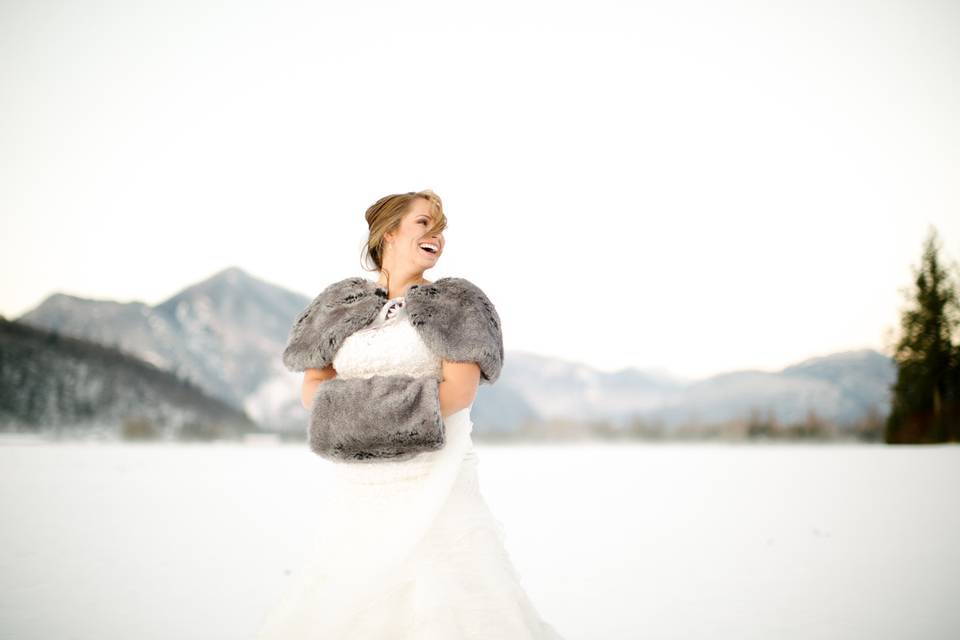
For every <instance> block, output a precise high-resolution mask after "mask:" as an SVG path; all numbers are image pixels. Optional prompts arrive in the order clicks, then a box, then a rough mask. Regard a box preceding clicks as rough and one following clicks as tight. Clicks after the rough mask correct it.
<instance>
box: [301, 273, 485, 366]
mask: <svg viewBox="0 0 960 640" xmlns="http://www.w3.org/2000/svg"><path fill="white" fill-rule="evenodd" d="M388 295H389V294H388V293H387V291H386V289H384V288H382V287H379V286H377V284H376V283H374V282H371V281H370V280H367V279H366V278H360V277H353V278H346V279H344V280H339V281H337V282H335V283H333V284H331V285H330V286H328V287H327V288H326V289H324V290H323V291H322V292H321V293H320V294H319V295H318V296H317V297H316V298H314V299H313V301H312V302H311V303H310V304H309V305H308V306H307V308H306V309H304V310H303V312H302V313H301V314H300V315H299V316H298V317H297V320H296V322H295V323H294V325H293V327H292V328H291V329H290V335H289V338H288V340H287V346H286V348H285V349H284V352H283V364H284V366H286V367H287V369H289V370H290V371H304V370H306V369H308V368H315V369H323V368H324V367H326V366H327V365H329V364H330V363H331V362H332V361H333V357H334V356H335V355H336V353H337V350H338V349H339V348H340V345H342V344H343V341H344V340H345V339H346V338H347V336H349V335H351V334H352V333H354V332H355V331H358V330H359V329H362V328H364V327H366V326H367V325H369V324H370V323H371V322H373V320H374V319H375V318H376V317H377V313H379V311H380V309H381V308H382V306H383V304H384V303H385V302H386V301H387V298H388ZM404 300H405V305H406V308H407V313H408V314H409V316H410V324H411V325H413V326H414V327H415V328H416V329H417V331H418V332H419V334H420V337H421V338H422V339H423V342H424V344H426V345H427V347H429V348H430V350H431V351H433V352H434V353H435V354H436V355H437V356H439V357H440V358H442V359H444V360H452V361H456V362H476V363H477V364H478V365H479V366H480V383H481V384H483V383H486V384H493V383H494V382H495V381H496V380H497V378H498V377H499V376H500V370H501V369H502V367H503V335H502V331H501V327H500V316H499V315H498V314H497V310H496V308H495V307H494V306H493V304H492V303H491V302H490V300H489V299H488V298H487V296H486V295H485V294H484V293H483V291H482V290H481V289H480V288H479V287H477V286H476V285H475V284H473V283H472V282H470V281H469V280H467V279H465V278H440V279H438V280H436V281H435V282H432V283H430V284H422V285H421V284H414V285H411V286H410V287H409V288H408V289H407V293H406V294H405V296H404Z"/></svg>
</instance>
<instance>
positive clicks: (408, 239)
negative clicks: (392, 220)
mask: <svg viewBox="0 0 960 640" xmlns="http://www.w3.org/2000/svg"><path fill="white" fill-rule="evenodd" d="M432 224H433V218H432V217H431V215H430V203H429V202H428V201H426V200H425V199H423V198H417V199H415V200H414V202H413V204H412V205H411V208H410V211H408V212H407V213H406V215H404V216H403V218H402V219H401V220H400V228H398V229H397V230H396V231H394V232H393V233H389V234H387V236H386V240H387V241H388V242H390V241H392V242H393V244H392V245H389V248H388V249H387V251H389V252H390V257H389V258H388V260H390V261H392V262H393V263H394V264H412V265H415V266H416V267H417V268H419V269H424V270H425V269H429V268H430V267H432V266H433V265H435V264H436V263H437V260H438V259H439V258H440V254H441V253H443V242H444V240H443V232H442V231H441V232H438V233H435V234H433V235H431V236H428V235H426V234H427V230H428V229H429V228H430V227H431V226H432ZM424 244H432V245H433V247H432V248H433V249H434V251H433V252H431V251H430V250H429V248H428V249H423V248H421V245H424ZM385 257H386V255H385Z"/></svg>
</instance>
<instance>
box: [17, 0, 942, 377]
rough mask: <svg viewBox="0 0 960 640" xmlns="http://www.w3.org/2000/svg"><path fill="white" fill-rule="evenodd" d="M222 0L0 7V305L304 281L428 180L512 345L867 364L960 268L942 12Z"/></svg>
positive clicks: (592, 352) (911, 4)
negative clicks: (935, 279) (925, 255)
mask: <svg viewBox="0 0 960 640" xmlns="http://www.w3.org/2000/svg"><path fill="white" fill-rule="evenodd" d="M221 4H224V3H205V2H200V1H197V0H190V1H188V2H170V1H164V2H152V3H131V2H114V3H112V4H111V3H106V2H103V3H93V2H82V1H72V2H66V3H61V4H55V3H50V2H9V1H8V2H3V3H2V4H0V212H2V218H0V225H2V226H0V234H2V236H0V237H2V245H0V246H2V250H0V273H2V276H0V277H2V281H0V313H3V314H4V315H6V316H7V317H16V316H18V315H20V314H21V313H24V312H26V311H27V310H29V309H30V308H32V307H33V306H35V305H37V304H39V303H40V302H41V301H42V300H43V299H44V298H45V297H46V296H48V295H50V294H51V293H54V292H57V291H60V292H65V293H70V294H74V295H79V296H86V297H92V298H108V299H114V300H120V301H129V300H142V301H144V302H147V303H151V304H153V303H157V302H160V301H161V300H163V299H164V298H166V297H168V296H170V295H172V294H174V293H176V292H177V291H178V290H180V289H181V288H183V287H185V286H187V285H190V284H193V283H195V282H197V281H199V280H202V279H204V278H206V277H208V276H209V275H211V274H213V273H214V272H216V271H218V270H220V269H223V268H225V267H228V266H239V267H241V268H243V269H245V270H247V271H249V272H250V273H252V274H253V275H255V276H257V277H261V278H263V279H265V280H268V281H271V282H274V283H277V284H281V285H283V286H286V287H289V288H292V289H294V290H297V291H300V292H302V293H303V294H305V295H309V296H313V295H315V294H316V293H317V292H318V291H319V290H320V289H321V288H322V287H324V286H326V285H327V284H329V283H330V282H332V281H333V280H335V279H340V278H342V277H346V276H348V275H366V276H367V277H371V278H373V277H375V275H374V274H372V273H366V272H364V271H363V270H362V269H361V267H360V248H361V244H362V242H363V239H364V237H365V234H366V224H365V222H364V220H363V212H364V210H365V209H366V208H367V207H368V206H369V205H370V204H371V203H373V202H374V201H375V200H376V199H378V198H379V197H381V196H383V195H386V194H388V193H396V192H402V191H413V190H418V189H423V188H432V189H434V190H435V191H437V193H438V194H439V195H440V196H441V197H442V198H443V200H444V206H445V210H446V213H447V215H448V218H449V223H450V226H449V228H448V230H447V232H446V234H445V235H446V239H447V247H446V252H445V254H444V256H443V257H442V258H441V259H440V261H439V263H438V266H437V267H436V268H435V269H432V270H430V271H427V272H426V274H425V275H426V277H427V278H428V279H431V280H435V279H437V278H439V277H443V276H446V275H455V276H460V277H466V278H468V279H470V280H471V281H473V282H475V283H476V284H478V285H479V286H481V287H482V288H483V289H484V291H486V293H487V294H488V295H489V296H490V298H491V300H492V301H493V302H494V304H495V305H496V306H497V309H498V311H499V313H500V316H501V319H502V321H503V325H504V343H505V346H506V348H507V349H508V350H511V349H523V350H529V351H534V352H538V353H543V354H546V355H552V356H559V357H563V358H569V359H572V360H577V361H582V362H585V363H588V364H591V365H594V366H597V367H600V368H602V369H607V370H613V369H617V368H620V367H624V366H637V367H641V368H659V369H664V370H667V371H670V372H673V373H675V374H678V375H682V376H702V375H708V374H711V373H717V372H720V371H725V370H730V369H739V368H759V369H770V370H773V369H777V368H780V367H782V366H785V365H788V364H791V363H793V362H796V361H798V360H801V359H803V358H807V357H812V356H817V355H825V354H827V353H831V352H834V351H839V350H846V349H857V348H863V347H872V348H877V349H881V348H882V347H883V344H884V336H885V331H887V330H888V329H890V328H893V327H895V326H897V323H898V310H899V309H900V308H901V306H902V304H903V296H902V294H901V293H900V289H901V288H902V287H904V286H906V285H908V284H909V282H910V267H911V265H916V264H918V263H919V257H920V253H921V250H922V243H923V239H924V237H925V236H926V232H927V230H928V228H929V227H930V226H931V225H932V226H934V227H936V228H937V229H938V231H939V234H940V237H941V242H942V245H943V249H944V255H945V257H946V258H948V259H951V260H956V259H958V258H960V123H958V117H957V114H960V37H958V36H960V3H956V2H923V1H919V0H904V1H902V2H861V3H850V2H824V3H814V2H792V3H775V2H768V1H761V2H726V3H718V2H710V1H703V2H694V3H690V2H685V3H678V2H669V3H668V2H664V3H642V4H641V3H636V2H619V3H618V2H609V1H607V2H591V3H589V4H588V3H586V2H581V3H576V4H574V3H569V2H567V3H564V2H555V1H552V2H539V3H530V2H519V3H518V2H515V1H513V0H511V1H510V2H492V3H491V2H487V3H483V4H476V3H475V4H472V5H464V6H463V7H458V8H454V7H453V6H451V3H445V2H436V3H416V4H410V3H403V4H402V6H400V5H399V4H392V3H386V2H384V3H372V2H350V3H329V6H326V5H322V4H319V3H308V2H302V3H291V2H287V3H282V2H277V1H275V0H271V1H269V2H268V1H264V2H247V3H243V4H241V3H229V5H228V6H227V7H223V6H221Z"/></svg>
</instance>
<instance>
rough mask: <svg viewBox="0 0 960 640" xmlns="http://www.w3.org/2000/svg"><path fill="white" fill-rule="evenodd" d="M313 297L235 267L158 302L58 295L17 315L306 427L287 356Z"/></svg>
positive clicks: (253, 412) (264, 415) (275, 420)
mask: <svg viewBox="0 0 960 640" xmlns="http://www.w3.org/2000/svg"><path fill="white" fill-rule="evenodd" d="M308 302H309V299H308V298H306V297H304V296H302V295H300V294H296V293H293V292H291V291H288V290H286V289H283V288H282V287H278V286H276V285H273V284H270V283H267V282H264V281H262V280H259V279H257V278H254V277H252V276H250V275H249V274H248V273H246V272H245V271H243V270H242V269H239V268H236V267H231V268H228V269H224V270H222V271H220V272H218V273H216V274H214V275H212V276H210V277H209V278H207V279H205V280H203V281H201V282H199V283H197V284H195V285H192V286H190V287H187V288H186V289H184V290H182V291H180V292H179V293H177V294H176V295H174V296H172V297H170V298H168V299H167V300H164V301H163V302H161V303H159V304H157V305H155V306H151V305H148V304H145V303H143V302H128V303H119V302H113V301H107V300H87V299H83V298H78V297H75V296H68V295H65V294H54V295H51V296H50V297H48V298H47V299H45V300H44V301H43V302H41V303H40V304H39V305H38V306H37V307H35V308H34V309H32V310H30V311H29V312H27V313H25V314H23V315H22V316H21V317H20V318H18V320H19V321H21V322H24V323H27V324H30V325H32V326H35V327H39V328H44V329H48V330H56V331H58V332H60V333H61V334H64V335H69V336H73V337H76V338H81V339H85V340H90V341H94V342H98V343H100V344H104V345H108V346H113V347H116V348H118V349H120V350H122V351H124V352H126V353H129V354H131V355H134V356H136V357H137V358H140V359H142V360H146V361H147V362H150V363H152V364H154V365H156V366H157V367H159V368H162V369H165V370H167V371H170V372H172V373H174V374H176V375H177V376H178V377H181V378H184V379H186V380H188V381H190V382H191V383H193V384H194V385H196V386H198V387H199V388H201V389H203V390H204V392H206V393H207V394H209V395H211V396H213V397H215V398H219V399H220V400H222V401H223V402H226V403H227V404H229V405H231V406H234V407H236V408H237V409H240V410H243V411H245V412H246V413H247V414H248V415H250V416H251V417H252V418H253V419H255V420H257V421H258V422H260V423H268V424H269V425H270V426H272V427H274V428H277V427H280V428H282V427H286V428H288V429H296V428H301V429H302V428H303V424H304V423H303V419H302V415H301V413H300V412H302V411H303V407H301V406H300V402H299V393H297V392H296V390H295V378H294V376H293V374H291V373H290V372H288V371H287V370H286V369H284V368H283V366H282V362H281V360H280V354H281V353H282V352H283V347H284V345H285V344H286V340H287V332H288V331H289V329H290V321H291V318H294V317H296V315H297V314H298V313H299V312H300V311H302V310H303V308H304V307H305V306H306V305H307V303H308Z"/></svg>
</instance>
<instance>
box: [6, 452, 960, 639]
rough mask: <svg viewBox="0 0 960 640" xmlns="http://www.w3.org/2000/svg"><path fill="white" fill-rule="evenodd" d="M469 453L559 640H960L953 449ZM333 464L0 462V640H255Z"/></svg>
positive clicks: (39, 456) (204, 458)
mask: <svg viewBox="0 0 960 640" xmlns="http://www.w3.org/2000/svg"><path fill="white" fill-rule="evenodd" d="M476 450H477V452H478V456H479V460H480V463H479V465H480V466H479V472H480V482H481V487H482V488H483V493H484V495H485V496H486V498H487V501H488V502H489V504H490V507H491V509H492V510H493V512H494V514H495V515H496V516H497V518H498V520H500V521H501V523H502V524H503V526H504V529H505V531H506V535H507V539H506V540H507V542H506V543H507V546H508V550H509V551H510V553H511V556H512V557H513V559H514V562H515V564H516V565H517V568H518V570H519V572H520V575H521V577H522V578H523V580H524V584H525V586H526V587H527V590H528V592H529V593H530V596H531V598H532V599H533V601H534V604H535V605H536V606H537V608H538V609H539V610H540V612H541V614H542V615H543V617H544V618H545V619H546V620H547V621H549V622H550V623H551V624H553V625H554V626H555V627H556V628H557V630H558V631H559V632H560V633H561V634H563V635H564V636H565V637H566V638H567V639H568V640H617V639H621V638H622V639H633V638H637V639H639V638H649V639H666V638H678V639H679V638H683V639H695V638H710V639H716V638H729V639H731V640H733V639H737V640H743V639H747V638H757V639H760V638H762V639H764V640H770V639H778V640H780V639H789V640H793V639H796V640H800V639H803V640H809V639H813V638H838V639H839V638H843V639H851V638H862V639H864V640H868V639H869V640H879V639H884V638H889V639H891V640H892V639H897V640H900V639H903V638H910V639H911V640H919V639H925V638H931V639H932V638H937V639H944V640H946V639H948V638H960V607H958V606H957V597H958V594H960V508H958V505H960V500H958V495H957V494H958V489H960V447H957V446H930V447H896V448H893V447H884V446H882V445H873V446H871V445H833V446H816V445H799V446H797V445H725V444H718V445H685V444H632V445H606V444H597V445H588V446H587V445H553V446H543V445H540V446H533V445H530V446H519V447H516V446H505V445H496V446H495V445H476ZM318 463H319V464H318ZM322 463H323V461H322V460H321V459H320V458H317V457H316V456H314V455H313V454H312V453H310V452H309V451H307V450H306V449H305V447H304V446H296V445H275V446H270V445H257V446H244V445H236V444H214V445H204V444H195V445H191V444H169V445H167V444H161V445H147V444H143V445H130V444H96V443H90V444H79V443H74V444H30V443H23V442H20V443H17V442H14V443H9V442H8V443H6V444H0V474H2V477H0V509H2V516H3V525H2V528H0V549H2V550H3V551H2V555H0V637H2V638H3V639H4V640H7V639H10V640H13V639H15V640H32V639H40V638H42V639H45V640H46V639H51V638H57V639H58V640H69V639H77V640H85V639H90V640H94V639H95V640H131V639H136V640H148V639H151V640H152V639H155V638H157V639H159V638H163V639H169V640H192V639H198V640H199V639H203V640H220V639H222V640H242V639H244V638H249V637H251V636H252V634H253V632H254V630H255V627H256V624H257V622H258V621H259V619H260V616H261V615H262V614H263V612H264V611H265V610H266V608H267V607H268V606H269V605H270V604H271V603H272V602H273V600H274V599H275V598H277V597H278V596H279V594H280V593H281V591H282V590H283V588H284V585H285V584H286V581H287V580H289V579H290V578H291V576H292V575H293V574H294V572H296V571H297V570H298V567H297V563H296V559H297V558H298V556H299V555H300V554H301V553H303V552H304V550H305V549H306V548H307V545H308V544H309V541H310V535H311V531H313V530H316V529H317V528H319V527H320V526H322V523H321V521H320V514H319V513H316V512H314V511H312V510H311V509H310V504H311V500H312V499H313V498H315V496H316V492H320V491H323V490H324V487H325V486H326V485H325V484H324V479H325V478H326V471H325V468H324V466H323V464H322ZM951 495H952V496H953V497H952V498H951V497H950V496H951Z"/></svg>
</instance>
